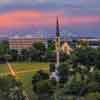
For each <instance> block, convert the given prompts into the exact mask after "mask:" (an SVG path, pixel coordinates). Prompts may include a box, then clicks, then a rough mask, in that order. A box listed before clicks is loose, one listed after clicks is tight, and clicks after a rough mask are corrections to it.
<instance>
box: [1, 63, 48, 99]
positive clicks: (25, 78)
mask: <svg viewBox="0 0 100 100" xmlns="http://www.w3.org/2000/svg"><path fill="white" fill-rule="evenodd" d="M11 65H12V66H13V68H14V70H15V71H16V72H20V71H29V72H25V73H23V72H22V73H17V78H18V80H20V81H21V82H22V84H23V88H24V89H25V91H26V92H27V94H28V95H29V96H30V97H31V98H32V99H33V92H32V82H31V81H32V76H33V75H34V73H35V72H36V71H38V70H40V69H43V70H45V71H48V66H49V64H48V63H37V62H33V63H28V62H15V63H11ZM8 72H9V70H8V67H7V65H6V64H0V73H8Z"/></svg>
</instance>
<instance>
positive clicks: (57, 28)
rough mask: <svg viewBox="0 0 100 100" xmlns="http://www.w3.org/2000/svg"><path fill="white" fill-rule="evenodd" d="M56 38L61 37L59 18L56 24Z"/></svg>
mask: <svg viewBox="0 0 100 100" xmlns="http://www.w3.org/2000/svg"><path fill="white" fill-rule="evenodd" d="M56 36H57V37H59V36H60V32H59V19H58V17H57V22H56Z"/></svg>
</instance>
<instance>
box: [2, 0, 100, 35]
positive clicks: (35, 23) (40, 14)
mask: <svg viewBox="0 0 100 100" xmlns="http://www.w3.org/2000/svg"><path fill="white" fill-rule="evenodd" d="M56 16H58V17H59V23H60V31H61V32H62V33H65V34H69V33H70V34H71V35H80V36H81V35H82V36H100V0H0V36H2V35H7V36H8V35H10V34H35V33H44V34H45V33H47V34H54V33H55V31H56V29H55V28H56Z"/></svg>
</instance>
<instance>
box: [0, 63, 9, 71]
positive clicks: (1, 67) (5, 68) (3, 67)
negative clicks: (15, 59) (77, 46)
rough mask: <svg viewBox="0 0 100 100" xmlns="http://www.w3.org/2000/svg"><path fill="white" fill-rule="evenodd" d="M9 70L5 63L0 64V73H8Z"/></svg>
mask: <svg viewBox="0 0 100 100" xmlns="http://www.w3.org/2000/svg"><path fill="white" fill-rule="evenodd" d="M8 72H9V70H8V68H7V65H6V64H0V73H8Z"/></svg>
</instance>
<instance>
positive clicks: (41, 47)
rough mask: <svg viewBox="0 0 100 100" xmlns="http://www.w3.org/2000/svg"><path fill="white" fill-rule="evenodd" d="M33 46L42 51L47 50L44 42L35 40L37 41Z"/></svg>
mask: <svg viewBox="0 0 100 100" xmlns="http://www.w3.org/2000/svg"><path fill="white" fill-rule="evenodd" d="M33 48H35V49H36V50H39V51H41V52H44V51H45V50H46V48H45V44H44V43H42V42H35V43H34V44H33Z"/></svg>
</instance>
